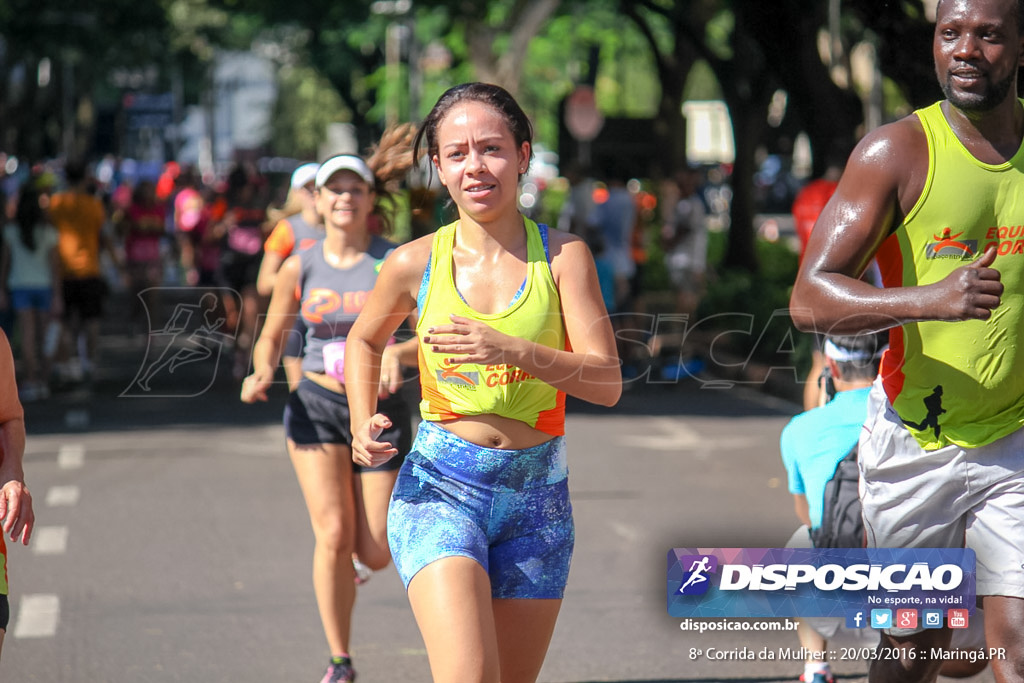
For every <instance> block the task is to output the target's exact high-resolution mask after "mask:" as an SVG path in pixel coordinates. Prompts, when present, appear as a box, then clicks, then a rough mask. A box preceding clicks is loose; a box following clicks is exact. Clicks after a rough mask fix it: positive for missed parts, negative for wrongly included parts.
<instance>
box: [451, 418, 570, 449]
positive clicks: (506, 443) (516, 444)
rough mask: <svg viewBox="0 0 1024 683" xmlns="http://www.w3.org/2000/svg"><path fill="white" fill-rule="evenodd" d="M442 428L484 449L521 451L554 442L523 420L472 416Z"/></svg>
mask: <svg viewBox="0 0 1024 683" xmlns="http://www.w3.org/2000/svg"><path fill="white" fill-rule="evenodd" d="M440 425H441V426H442V427H444V428H445V429H447V430H448V431H449V432H451V433H452V434H454V435H455V436H457V437H459V438H461V439H464V440H466V441H468V442H470V443H474V444H476V445H477V446H483V447H484V448H502V449H506V450H521V449H523V448H532V447H533V446H537V445H539V444H542V443H544V442H545V441H550V440H551V435H550V434H548V433H546V432H542V431H540V430H537V429H534V428H533V427H531V426H529V425H528V424H526V423H525V422H523V421H522V420H513V419H512V418H509V417H502V416H500V415H491V414H488V415H472V416H469V417H459V418H456V419H454V420H445V421H444V422H441V423H440Z"/></svg>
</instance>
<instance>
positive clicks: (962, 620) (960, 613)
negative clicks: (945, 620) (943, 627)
mask: <svg viewBox="0 0 1024 683" xmlns="http://www.w3.org/2000/svg"><path fill="white" fill-rule="evenodd" d="M967 621H968V612H967V610H965V609H951V610H949V627H950V628H967Z"/></svg>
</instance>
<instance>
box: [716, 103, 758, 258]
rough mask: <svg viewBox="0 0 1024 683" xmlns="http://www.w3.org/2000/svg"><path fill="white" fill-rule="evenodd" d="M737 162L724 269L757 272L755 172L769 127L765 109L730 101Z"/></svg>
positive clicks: (732, 181) (733, 176)
mask: <svg viewBox="0 0 1024 683" xmlns="http://www.w3.org/2000/svg"><path fill="white" fill-rule="evenodd" d="M728 104H729V116H730V118H731V119H732V129H733V140H734V142H735V146H736V161H735V163H734V164H733V169H732V180H731V185H732V205H731V207H730V212H729V239H728V242H727V246H726V251H725V259H724V262H723V264H722V265H723V266H725V267H726V268H742V269H744V270H748V271H750V272H755V271H756V270H757V267H758V262H757V248H756V242H757V233H756V232H755V231H754V172H755V171H756V170H757V168H756V162H755V153H756V149H757V144H758V142H759V141H760V140H761V136H762V135H763V134H764V130H765V128H766V126H767V124H766V122H765V107H764V106H763V104H762V103H760V102H757V101H753V102H752V101H749V100H744V99H740V98H731V99H729V102H728Z"/></svg>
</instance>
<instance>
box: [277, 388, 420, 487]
mask: <svg viewBox="0 0 1024 683" xmlns="http://www.w3.org/2000/svg"><path fill="white" fill-rule="evenodd" d="M377 410H378V411H379V412H381V413H383V414H385V415H387V416H388V418H389V419H390V420H391V429H388V430H386V431H385V432H384V433H383V434H381V435H380V437H379V439H378V440H379V441H388V442H390V443H392V444H394V446H395V448H397V449H398V455H396V456H395V457H393V458H391V460H388V461H387V462H386V463H384V464H383V465H379V466H377V467H363V466H362V465H358V464H355V463H353V465H354V467H355V471H356V472H366V471H372V470H397V469H398V468H399V467H401V466H402V461H403V460H405V454H406V453H408V452H409V449H410V448H412V421H411V418H410V414H409V405H408V403H406V402H405V400H404V399H403V398H402V396H401V395H399V394H396V395H394V396H392V397H390V398H388V399H385V400H383V401H380V402H379V403H378V405H377ZM349 417H350V416H349V411H348V397H347V396H345V395H344V394H336V393H334V392H333V391H331V390H330V389H327V388H325V387H322V386H320V385H319V384H317V383H316V382H314V381H313V380H311V379H309V378H308V377H303V378H302V381H301V382H299V386H298V387H297V388H296V389H295V391H293V392H292V393H291V395H290V396H289V397H288V403H287V405H285V408H284V433H285V436H287V437H288V438H289V439H291V440H292V441H294V442H295V443H296V444H297V445H300V446H309V445H312V444H320V443H330V444H342V445H345V446H351V445H352V432H351V430H350V429H349Z"/></svg>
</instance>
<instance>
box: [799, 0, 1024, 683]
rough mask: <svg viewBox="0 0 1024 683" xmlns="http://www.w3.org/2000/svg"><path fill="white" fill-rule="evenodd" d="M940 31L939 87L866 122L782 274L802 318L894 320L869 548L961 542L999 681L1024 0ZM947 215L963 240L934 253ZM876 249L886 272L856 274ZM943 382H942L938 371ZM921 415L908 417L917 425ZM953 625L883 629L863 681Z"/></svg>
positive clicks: (875, 396) (865, 479) (897, 673)
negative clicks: (925, 100)
mask: <svg viewBox="0 0 1024 683" xmlns="http://www.w3.org/2000/svg"><path fill="white" fill-rule="evenodd" d="M936 19H937V22H936V27H935V36H934V40H933V56H934V60H935V69H936V75H937V76H938V80H939V84H940V85H941V87H942V90H943V93H944V94H945V99H944V100H942V101H940V102H937V103H935V104H933V105H931V106H929V107H927V108H925V109H921V110H919V111H917V112H915V113H913V114H912V115H910V116H908V117H906V118H904V119H901V120H899V121H896V122H894V123H891V124H888V125H885V126H882V127H881V128H878V129H876V130H875V131H873V132H871V133H870V134H869V135H867V136H866V137H865V138H864V139H863V140H862V141H861V142H860V143H859V144H858V146H857V148H856V149H855V150H854V152H853V155H852V156H851V158H850V161H849V163H848V164H847V166H846V171H845V172H844V174H843V177H842V179H841V180H840V181H839V187H838V188H837V190H836V193H835V195H833V197H832V199H831V200H830V201H829V203H828V205H827V206H826V207H825V210H824V211H823V212H822V215H821V217H820V218H819V220H818V224H817V226H816V227H815V229H814V232H813V233H812V234H811V238H810V244H809V246H808V249H807V255H806V257H805V260H804V262H803V264H802V266H801V270H800V274H799V276H798V277H797V281H796V285H795V286H794V289H793V296H792V301H791V307H792V315H793V319H794V321H795V322H796V324H797V326H798V327H799V328H800V329H803V330H806V331H822V332H826V333H828V334H858V333H863V332H866V331H873V330H882V329H889V330H890V341H889V345H890V348H889V351H888V352H887V353H886V355H885V357H884V358H883V361H882V368H881V375H880V378H879V379H878V380H876V381H875V384H874V386H873V388H872V391H871V394H870V398H869V405H868V414H867V421H866V423H865V427H864V431H863V433H862V436H861V440H860V451H859V452H860V469H861V476H862V482H861V498H862V501H863V504H864V522H865V528H866V532H867V541H868V545H869V546H870V547H883V548H884V547H897V548H909V547H921V548H932V547H959V546H962V545H964V544H965V543H966V545H967V547H970V548H973V549H974V551H975V553H976V556H977V592H978V595H979V596H980V598H981V601H982V603H983V606H984V609H985V635H986V641H987V644H988V646H989V647H995V648H1005V649H1006V655H1007V656H1006V658H1005V659H994V660H993V661H992V669H993V672H994V674H995V677H996V680H997V681H999V682H1000V683H1007V682H1009V681H1017V682H1019V681H1022V680H1024V430H1022V429H1021V425H1022V424H1024V353H1022V351H1021V345H1020V344H1019V343H1018V337H1019V335H1020V332H1021V330H1022V329H1024V306H1022V305H1021V304H1022V301H1021V294H1020V293H1021V292H1022V291H1024V254H1016V253H1013V246H1014V244H1013V241H1001V240H1000V239H999V237H998V233H999V230H998V228H999V226H1014V225H1020V224H1021V221H1022V219H1024V148H1022V144H1021V141H1022V139H1024V105H1022V102H1021V101H1020V100H1019V99H1018V90H1017V74H1018V70H1019V67H1020V65H1021V63H1022V62H1024V3H1022V2H1021V1H1020V0H942V1H941V2H940V3H939V5H938V8H937V18H936ZM946 227H952V228H953V229H954V230H955V231H957V232H962V233H963V234H962V235H961V236H960V238H959V241H960V242H962V243H963V244H964V245H967V246H968V247H969V249H968V250H964V252H963V254H962V255H960V256H959V257H958V258H934V257H931V258H930V256H934V251H933V250H932V249H931V246H932V244H933V242H934V241H935V235H936V234H939V235H941V234H942V232H943V230H944V228H946ZM876 255H877V258H878V263H879V266H880V269H881V273H882V282H883V285H884V286H883V287H881V288H879V287H874V286H872V285H870V284H868V283H866V282H863V281H861V280H860V279H858V278H859V276H860V275H861V273H862V271H863V270H864V269H865V268H866V267H867V265H868V263H869V262H870V260H871V258H872V257H875V256H876ZM940 386H941V387H942V390H941V392H939V391H938V390H937V387H940ZM916 420H922V422H920V423H916V422H915V421H916ZM911 423H914V424H911ZM949 642H950V629H948V628H943V629H920V630H918V629H890V630H888V632H886V633H885V634H884V635H883V637H882V641H881V646H882V647H886V648H893V649H891V650H890V651H891V652H895V653H901V654H903V656H902V657H901V658H891V657H886V658H879V659H876V660H874V661H872V662H871V670H870V678H871V680H873V681H933V680H935V678H936V676H937V675H938V671H939V667H940V665H941V659H939V658H935V657H931V656H917V655H919V654H920V653H922V652H923V653H925V654H928V653H930V651H931V648H932V647H937V648H942V647H948V646H949Z"/></svg>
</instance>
